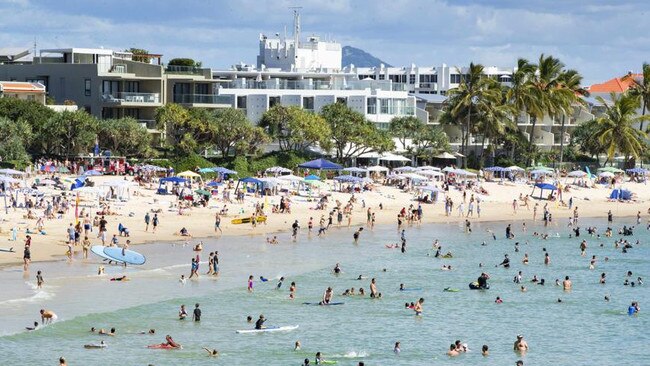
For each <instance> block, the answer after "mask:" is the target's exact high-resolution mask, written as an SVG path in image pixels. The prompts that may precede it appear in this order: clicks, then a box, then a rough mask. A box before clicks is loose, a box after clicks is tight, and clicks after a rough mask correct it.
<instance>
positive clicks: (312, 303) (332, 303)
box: [302, 302, 345, 306]
mask: <svg viewBox="0 0 650 366" xmlns="http://www.w3.org/2000/svg"><path fill="white" fill-rule="evenodd" d="M302 304H303V305H317V306H334V305H343V304H345V303H344V302H330V303H329V304H321V303H319V302H303V303H302Z"/></svg>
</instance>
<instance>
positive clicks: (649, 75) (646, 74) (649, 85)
mask: <svg viewBox="0 0 650 366" xmlns="http://www.w3.org/2000/svg"><path fill="white" fill-rule="evenodd" d="M642 74H643V77H642V78H638V77H635V76H634V75H631V74H628V75H626V76H624V77H623V80H628V79H629V80H631V81H632V86H631V87H630V94H632V95H634V96H636V97H637V98H639V99H640V101H641V109H642V111H641V115H642V116H645V112H646V111H647V110H648V108H650V64H648V63H646V62H644V63H643V72H642ZM639 130H641V131H643V122H641V125H640V126H639Z"/></svg>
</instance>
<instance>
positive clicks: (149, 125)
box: [138, 119, 158, 130]
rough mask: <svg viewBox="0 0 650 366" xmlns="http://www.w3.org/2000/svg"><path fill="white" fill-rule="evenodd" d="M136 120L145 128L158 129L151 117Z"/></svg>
mask: <svg viewBox="0 0 650 366" xmlns="http://www.w3.org/2000/svg"><path fill="white" fill-rule="evenodd" d="M138 122H140V126H142V127H144V128H146V129H148V130H157V129H158V124H157V123H156V121H155V120H153V119H139V120H138Z"/></svg>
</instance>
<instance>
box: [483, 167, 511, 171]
mask: <svg viewBox="0 0 650 366" xmlns="http://www.w3.org/2000/svg"><path fill="white" fill-rule="evenodd" d="M483 170H485V171H486V172H503V171H506V168H502V167H500V166H491V167H487V168H485V169H483Z"/></svg>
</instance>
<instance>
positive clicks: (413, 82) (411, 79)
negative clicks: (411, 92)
mask: <svg viewBox="0 0 650 366" xmlns="http://www.w3.org/2000/svg"><path fill="white" fill-rule="evenodd" d="M409 84H415V75H409Z"/></svg>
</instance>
